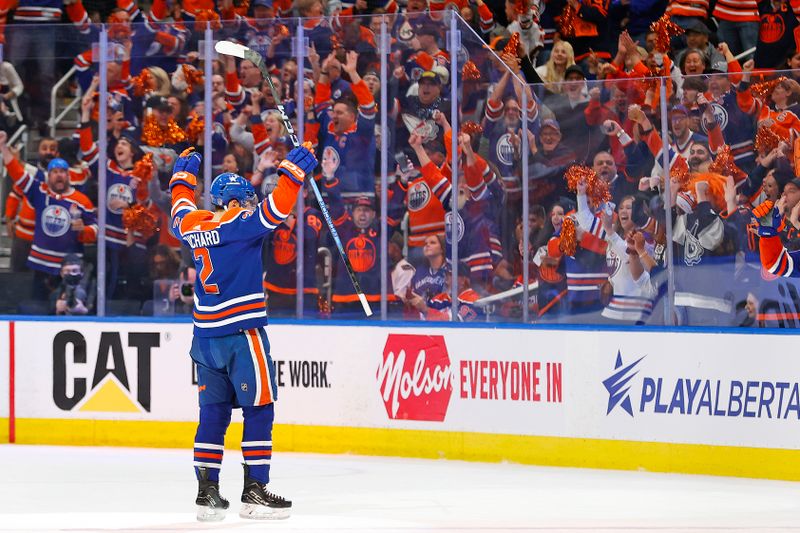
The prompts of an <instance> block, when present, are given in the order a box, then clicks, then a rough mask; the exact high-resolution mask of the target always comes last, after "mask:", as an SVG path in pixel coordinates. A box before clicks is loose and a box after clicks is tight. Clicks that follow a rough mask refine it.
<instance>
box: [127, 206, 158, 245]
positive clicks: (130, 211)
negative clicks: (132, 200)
mask: <svg viewBox="0 0 800 533" xmlns="http://www.w3.org/2000/svg"><path fill="white" fill-rule="evenodd" d="M122 226H123V227H124V228H126V229H128V230H129V231H134V232H139V233H141V234H142V236H143V237H144V238H148V237H150V236H151V235H153V234H154V233H155V232H156V231H157V230H158V220H156V217H155V216H154V215H153V213H151V212H150V210H149V209H147V208H146V207H145V206H144V205H142V204H136V205H134V206H132V207H129V208H127V209H125V210H123V211H122Z"/></svg>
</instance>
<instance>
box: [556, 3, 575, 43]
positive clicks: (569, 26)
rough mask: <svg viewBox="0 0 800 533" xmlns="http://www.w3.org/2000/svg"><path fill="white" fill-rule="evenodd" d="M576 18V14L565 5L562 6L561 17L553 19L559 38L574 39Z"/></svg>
mask: <svg viewBox="0 0 800 533" xmlns="http://www.w3.org/2000/svg"><path fill="white" fill-rule="evenodd" d="M577 16H578V12H577V11H575V10H574V9H572V7H571V6H570V5H569V4H567V5H566V6H564V10H563V11H561V15H559V16H557V17H555V21H556V24H557V25H558V33H560V34H561V37H575V17H577Z"/></svg>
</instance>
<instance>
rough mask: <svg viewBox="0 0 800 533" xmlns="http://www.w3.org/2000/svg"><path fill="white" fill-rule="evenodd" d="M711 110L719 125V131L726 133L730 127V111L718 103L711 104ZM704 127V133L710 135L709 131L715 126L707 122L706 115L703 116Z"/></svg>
mask: <svg viewBox="0 0 800 533" xmlns="http://www.w3.org/2000/svg"><path fill="white" fill-rule="evenodd" d="M711 110H712V111H713V113H714V121H715V122H716V123H717V124H719V129H720V130H721V131H725V128H726V127H727V126H728V111H727V110H726V109H725V108H724V107H722V106H721V105H719V104H718V103H716V102H714V103H712V104H711ZM702 126H703V132H704V133H705V134H706V135H708V129H709V128H710V127H711V126H713V124H711V123H709V121H708V120H706V118H705V115H704V116H703V121H702Z"/></svg>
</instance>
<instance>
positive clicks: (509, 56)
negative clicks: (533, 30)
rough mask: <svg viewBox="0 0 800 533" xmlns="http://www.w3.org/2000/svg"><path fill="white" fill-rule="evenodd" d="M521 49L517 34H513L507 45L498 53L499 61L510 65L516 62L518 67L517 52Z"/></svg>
mask: <svg viewBox="0 0 800 533" xmlns="http://www.w3.org/2000/svg"><path fill="white" fill-rule="evenodd" d="M521 47H522V43H520V40H519V33H517V32H514V34H513V35H512V36H511V39H509V40H508V44H506V46H505V48H503V51H502V52H500V59H502V60H503V61H505V62H506V63H511V62H514V61H516V63H517V65H519V62H520V61H519V51H520V48H521Z"/></svg>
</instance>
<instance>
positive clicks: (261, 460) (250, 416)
mask: <svg viewBox="0 0 800 533" xmlns="http://www.w3.org/2000/svg"><path fill="white" fill-rule="evenodd" d="M242 414H243V415H244V432H243V434H242V456H243V457H244V463H245V464H246V465H247V466H248V467H249V469H250V477H251V478H253V479H255V480H256V481H258V482H259V483H265V484H266V483H269V462H270V459H272V422H273V420H274V419H275V404H274V403H269V404H267V405H259V406H257V407H242Z"/></svg>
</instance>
